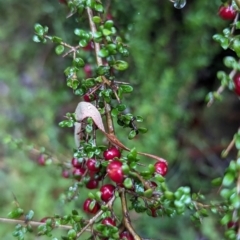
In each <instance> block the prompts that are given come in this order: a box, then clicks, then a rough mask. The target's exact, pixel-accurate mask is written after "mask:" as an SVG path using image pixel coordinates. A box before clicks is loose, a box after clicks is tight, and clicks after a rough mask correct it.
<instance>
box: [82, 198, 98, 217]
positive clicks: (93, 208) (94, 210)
mask: <svg viewBox="0 0 240 240" xmlns="http://www.w3.org/2000/svg"><path fill="white" fill-rule="evenodd" d="M92 204H94V205H92ZM90 205H91V206H90ZM99 209H100V205H99V204H98V203H97V202H96V201H95V200H92V199H90V198H87V199H86V200H85V201H84V203H83V211H84V212H86V213H92V214H95V213H97V212H98V211H99Z"/></svg>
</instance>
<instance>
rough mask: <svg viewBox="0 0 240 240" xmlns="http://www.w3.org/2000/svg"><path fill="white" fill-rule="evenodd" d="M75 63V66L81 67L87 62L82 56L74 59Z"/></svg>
mask: <svg viewBox="0 0 240 240" xmlns="http://www.w3.org/2000/svg"><path fill="white" fill-rule="evenodd" d="M73 65H74V66H75V67H79V68H81V67H84V65H85V62H84V61H83V59H82V58H75V59H74V60H73Z"/></svg>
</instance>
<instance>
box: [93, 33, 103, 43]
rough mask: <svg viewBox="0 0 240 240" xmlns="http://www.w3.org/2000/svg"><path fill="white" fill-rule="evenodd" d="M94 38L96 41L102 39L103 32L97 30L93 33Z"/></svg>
mask: <svg viewBox="0 0 240 240" xmlns="http://www.w3.org/2000/svg"><path fill="white" fill-rule="evenodd" d="M93 39H94V40H95V41H96V40H99V41H101V40H102V33H101V32H95V33H94V34H93Z"/></svg>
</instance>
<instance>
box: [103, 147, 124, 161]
mask: <svg viewBox="0 0 240 240" xmlns="http://www.w3.org/2000/svg"><path fill="white" fill-rule="evenodd" d="M103 157H104V159H105V160H111V159H114V158H120V157H121V152H120V151H119V150H118V149H117V148H116V147H111V148H109V149H107V150H106V151H104V152H103Z"/></svg>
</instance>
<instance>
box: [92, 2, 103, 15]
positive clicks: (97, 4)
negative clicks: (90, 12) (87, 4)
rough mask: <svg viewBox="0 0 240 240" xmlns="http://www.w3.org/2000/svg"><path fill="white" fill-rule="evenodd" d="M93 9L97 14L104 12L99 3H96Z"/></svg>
mask: <svg viewBox="0 0 240 240" xmlns="http://www.w3.org/2000/svg"><path fill="white" fill-rule="evenodd" d="M94 9H95V10H96V11H97V12H100V13H102V12H103V11H104V8H103V5H102V4H101V3H96V4H95V5H94Z"/></svg>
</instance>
